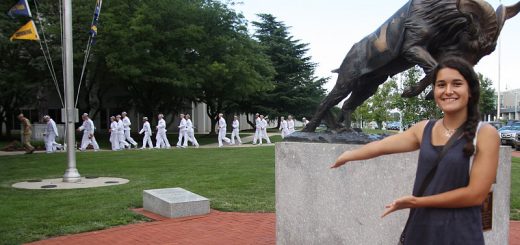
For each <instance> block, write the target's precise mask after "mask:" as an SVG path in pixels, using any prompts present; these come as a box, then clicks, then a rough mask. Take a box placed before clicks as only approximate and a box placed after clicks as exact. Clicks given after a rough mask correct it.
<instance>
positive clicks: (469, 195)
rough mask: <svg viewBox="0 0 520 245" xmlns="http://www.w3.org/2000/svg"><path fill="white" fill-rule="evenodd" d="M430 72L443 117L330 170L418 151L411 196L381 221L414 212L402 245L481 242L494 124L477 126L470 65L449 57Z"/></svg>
mask: <svg viewBox="0 0 520 245" xmlns="http://www.w3.org/2000/svg"><path fill="white" fill-rule="evenodd" d="M433 72H434V74H435V80H434V84H433V86H434V87H433V89H434V98H435V102H436V103H437V105H438V107H439V108H440V109H441V110H442V112H443V113H444V117H443V118H441V119H439V120H429V121H422V122H419V123H417V124H416V125H414V126H412V127H411V128H410V129H408V130H407V131H405V132H403V133H401V134H397V135H394V136H391V137H388V138H385V139H383V140H381V141H377V142H372V143H370V144H367V145H365V146H363V147H361V148H359V149H356V150H353V151H347V152H344V153H343V154H341V155H340V156H339V157H338V159H337V160H336V162H335V163H334V164H333V165H332V168H337V167H340V166H342V165H343V164H345V163H347V162H350V161H355V160H364V159H369V158H373V157H377V156H380V155H384V154H392V153H399V152H409V151H414V150H417V149H420V152H419V163H418V167H417V173H416V179H415V183H414V189H413V195H410V196H404V197H401V198H398V199H396V200H395V201H393V202H392V203H390V204H388V205H387V206H386V210H385V211H384V213H383V217H384V216H386V215H388V214H390V213H392V212H394V211H397V210H401V209H407V208H410V209H412V210H413V211H412V212H410V217H409V219H408V222H407V225H406V228H405V230H404V232H403V234H402V237H401V238H402V239H401V241H402V242H403V243H404V244H472V245H474V244H484V238H483V233H482V221H481V214H480V206H481V204H482V202H483V201H484V199H485V198H486V196H487V194H488V192H489V190H490V188H491V185H492V184H493V182H494V180H495V176H496V172H497V166H498V151H499V146H500V142H499V136H498V133H497V131H496V129H495V128H494V127H493V126H491V125H489V124H481V123H479V110H478V102H479V97H480V86H479V81H478V78H477V75H476V74H475V72H474V71H473V68H472V66H471V65H470V64H469V63H467V62H466V61H464V60H463V59H460V58H456V57H449V58H446V59H444V60H442V61H440V62H439V65H438V66H437V68H436V69H435V70H434V71H433ZM461 127H462V129H463V134H462V136H461V137H458V138H456V139H455V141H454V143H453V144H452V145H451V147H449V148H448V149H447V152H446V155H444V157H442V158H440V161H439V162H438V165H437V169H436V170H435V171H434V174H433V177H432V178H431V179H430V180H429V181H428V182H429V184H428V185H427V186H426V188H425V189H423V190H424V193H423V194H420V192H421V191H420V189H422V188H421V185H422V184H423V182H425V179H427V177H426V176H427V175H428V173H429V172H430V171H431V170H432V169H433V165H434V162H435V160H436V158H437V156H438V155H439V153H440V151H441V149H442V147H443V146H444V145H445V144H446V143H447V142H448V140H449V138H450V137H451V136H452V135H453V134H454V133H455V131H456V130H457V129H458V128H461ZM470 157H473V159H472V162H470V159H471V158H470ZM432 172H433V171H432Z"/></svg>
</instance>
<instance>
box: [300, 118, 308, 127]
mask: <svg viewBox="0 0 520 245" xmlns="http://www.w3.org/2000/svg"><path fill="white" fill-rule="evenodd" d="M302 123H303V127H304V128H305V126H307V124H308V123H309V120H307V118H305V117H303V118H302Z"/></svg>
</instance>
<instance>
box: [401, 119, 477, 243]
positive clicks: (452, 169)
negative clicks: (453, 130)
mask: <svg viewBox="0 0 520 245" xmlns="http://www.w3.org/2000/svg"><path fill="white" fill-rule="evenodd" d="M434 125H435V120H430V121H429V122H428V123H427V124H426V126H425V128H424V131H423V137H422V142H421V147H420V151H419V163H418V166H417V174H416V179H415V183H414V188H413V195H414V196H417V193H418V192H419V188H420V186H421V184H422V182H423V181H424V179H425V177H426V175H427V174H428V172H429V171H430V170H431V169H432V167H433V164H434V161H435V159H436V158H437V155H438V154H439V153H440V151H441V149H442V146H434V145H432V129H433V126H434ZM466 142H467V140H466V139H465V138H460V139H458V140H457V141H456V142H455V143H454V144H453V145H452V146H451V148H450V149H448V151H447V153H446V155H445V156H444V157H443V159H442V160H441V161H440V162H439V165H438V167H437V171H436V173H435V175H434V177H433V178H432V180H431V182H430V184H429V185H428V187H427V188H426V190H425V191H424V194H423V196H430V195H435V194H439V193H443V192H447V191H451V190H454V189H458V188H461V187H465V186H467V185H468V183H469V157H466V156H464V153H463V148H464V145H465V144H466ZM405 244H407V245H415V244H421V245H423V244H424V245H428V244H431V245H464V244H468V245H469V244H471V245H479V244H484V237H483V233H482V219H481V213H480V206H475V207H467V208H416V209H415V211H414V212H413V213H411V216H410V223H409V224H408V228H407V231H406V238H405Z"/></svg>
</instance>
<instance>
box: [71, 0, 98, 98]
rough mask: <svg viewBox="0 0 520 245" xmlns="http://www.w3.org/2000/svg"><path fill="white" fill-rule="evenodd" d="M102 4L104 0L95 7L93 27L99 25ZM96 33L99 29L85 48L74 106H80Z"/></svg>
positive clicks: (89, 38)
mask: <svg viewBox="0 0 520 245" xmlns="http://www.w3.org/2000/svg"><path fill="white" fill-rule="evenodd" d="M98 4H99V6H98ZM102 5H103V1H102V0H97V1H96V6H95V7H94V16H93V17H92V23H91V24H90V28H91V29H92V26H94V24H96V25H97V19H98V18H99V14H100V13H101V6H102ZM98 7H99V9H98ZM96 35H97V31H96V32H95V33H91V34H90V36H89V37H88V41H87V47H86V48H85V51H83V52H84V53H85V57H84V58H83V66H82V68H81V75H80V77H79V85H78V92H77V93H76V102H75V103H74V107H76V106H78V101H79V92H80V89H81V84H82V83H83V76H84V75H85V69H86V67H87V63H88V59H89V57H90V50H91V48H92V42H93V41H94V40H93V38H94V36H96Z"/></svg>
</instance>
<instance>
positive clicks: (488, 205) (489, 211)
mask: <svg viewBox="0 0 520 245" xmlns="http://www.w3.org/2000/svg"><path fill="white" fill-rule="evenodd" d="M492 227H493V192H492V191H491V192H489V193H488V195H487V197H486V199H484V203H482V230H484V231H489V230H491V229H492Z"/></svg>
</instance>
